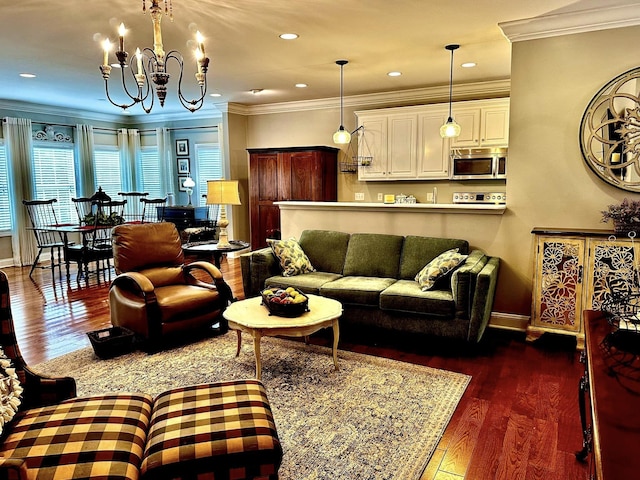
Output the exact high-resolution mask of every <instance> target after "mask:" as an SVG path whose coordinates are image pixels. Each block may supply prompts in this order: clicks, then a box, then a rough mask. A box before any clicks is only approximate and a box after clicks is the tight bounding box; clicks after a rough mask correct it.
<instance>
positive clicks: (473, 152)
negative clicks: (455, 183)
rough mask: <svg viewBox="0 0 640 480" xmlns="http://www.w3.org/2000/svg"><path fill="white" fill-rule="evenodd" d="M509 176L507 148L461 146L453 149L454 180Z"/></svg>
mask: <svg viewBox="0 0 640 480" xmlns="http://www.w3.org/2000/svg"><path fill="white" fill-rule="evenodd" d="M500 178H507V148H460V149H453V150H451V179H452V180H483V179H485V180H490V179H500Z"/></svg>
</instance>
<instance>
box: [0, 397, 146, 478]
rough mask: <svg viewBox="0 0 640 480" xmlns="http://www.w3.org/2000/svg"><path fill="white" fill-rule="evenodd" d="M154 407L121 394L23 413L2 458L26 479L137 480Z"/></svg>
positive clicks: (4, 444)
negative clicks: (90, 479) (12, 464)
mask: <svg viewBox="0 0 640 480" xmlns="http://www.w3.org/2000/svg"><path fill="white" fill-rule="evenodd" d="M152 406H153V399H152V397H151V396H149V395H143V394H124V393H123V394H113V395H101V396H97V397H88V398H74V399H72V400H67V401H65V402H63V403H60V404H57V405H52V406H49V407H43V408H32V409H29V410H25V411H23V412H19V413H18V414H17V415H16V417H15V418H14V420H13V421H12V423H11V426H10V429H9V432H8V435H7V436H6V438H4V441H3V442H2V448H1V449H0V455H1V456H2V457H5V459H6V460H9V459H11V460H12V461H13V462H14V469H16V470H18V471H22V473H23V475H24V476H25V477H26V476H28V478H38V479H74V478H104V479H107V478H109V479H116V478H117V479H123V480H129V479H131V480H135V479H137V478H138V475H139V472H138V469H139V467H140V463H141V462H142V454H143V450H144V446H145V439H146V436H147V430H148V427H149V418H150V417H151V411H152ZM27 472H28V473H27ZM16 478H23V477H22V476H21V477H17V476H16Z"/></svg>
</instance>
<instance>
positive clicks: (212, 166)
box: [194, 143, 223, 206]
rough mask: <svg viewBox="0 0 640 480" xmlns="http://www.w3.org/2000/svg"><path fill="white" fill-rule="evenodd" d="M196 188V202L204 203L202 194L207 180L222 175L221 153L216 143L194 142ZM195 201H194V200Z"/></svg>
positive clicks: (217, 178)
mask: <svg viewBox="0 0 640 480" xmlns="http://www.w3.org/2000/svg"><path fill="white" fill-rule="evenodd" d="M196 169H197V173H196V178H194V180H195V181H196V188H197V189H198V190H197V192H199V194H198V198H199V200H198V202H197V203H198V204H199V205H201V206H202V205H205V204H206V200H205V199H204V198H203V197H202V195H204V194H206V193H207V180H220V179H221V178H223V176H222V153H221V151H220V145H219V144H217V143H200V144H196ZM194 203H196V202H194Z"/></svg>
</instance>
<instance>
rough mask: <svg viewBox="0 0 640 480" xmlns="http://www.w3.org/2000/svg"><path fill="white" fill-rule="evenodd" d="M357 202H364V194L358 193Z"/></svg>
mask: <svg viewBox="0 0 640 480" xmlns="http://www.w3.org/2000/svg"><path fill="white" fill-rule="evenodd" d="M356 200H364V193H362V192H356Z"/></svg>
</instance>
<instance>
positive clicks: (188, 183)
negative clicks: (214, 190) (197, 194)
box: [182, 177, 196, 206]
mask: <svg viewBox="0 0 640 480" xmlns="http://www.w3.org/2000/svg"><path fill="white" fill-rule="evenodd" d="M182 186H183V187H184V188H185V189H186V190H187V195H189V206H191V194H192V193H193V187H195V186H196V182H194V181H193V178H191V177H187V178H185V179H184V182H182Z"/></svg>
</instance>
